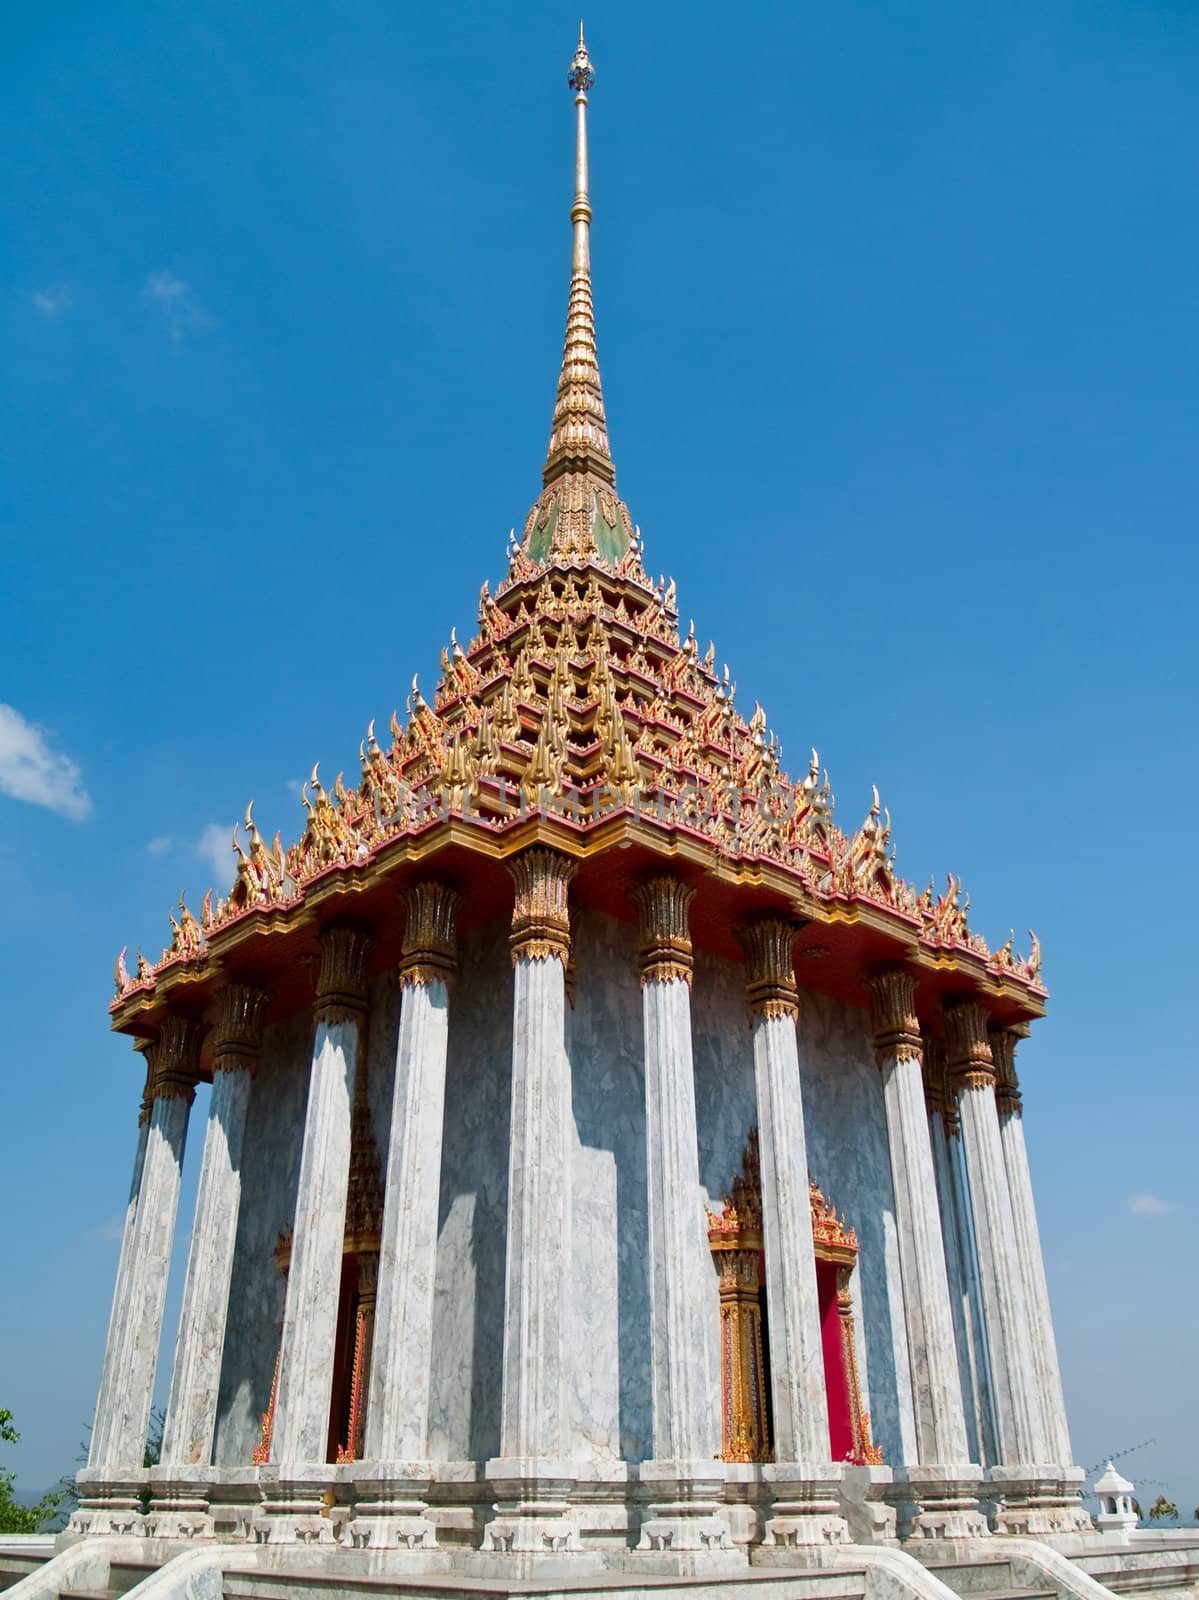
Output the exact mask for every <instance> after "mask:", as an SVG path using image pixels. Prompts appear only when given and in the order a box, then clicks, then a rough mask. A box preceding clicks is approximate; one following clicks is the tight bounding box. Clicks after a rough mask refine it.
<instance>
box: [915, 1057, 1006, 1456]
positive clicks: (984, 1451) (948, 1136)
mask: <svg viewBox="0 0 1199 1600" xmlns="http://www.w3.org/2000/svg"><path fill="white" fill-rule="evenodd" d="M921 1043H922V1048H923V1052H924V1104H925V1110H926V1112H927V1115H928V1136H929V1140H930V1141H931V1144H932V1152H933V1167H934V1169H935V1171H936V1175H937V1196H938V1199H939V1202H940V1207H941V1230H942V1233H943V1235H944V1239H945V1265H946V1269H947V1272H948V1276H949V1296H950V1301H951V1303H952V1307H953V1330H954V1342H955V1344H956V1346H957V1360H958V1381H959V1383H960V1385H961V1390H962V1398H963V1403H964V1413H965V1418H966V1436H967V1450H968V1453H969V1455H970V1459H971V1460H972V1461H977V1462H979V1463H980V1464H981V1465H982V1466H983V1467H986V1466H989V1465H990V1464H991V1463H992V1462H993V1461H994V1460H995V1425H994V1422H993V1420H992V1407H991V1393H990V1388H989V1386H988V1383H989V1379H988V1374H989V1362H988V1360H987V1340H986V1332H985V1330H984V1327H983V1315H982V1302H981V1298H980V1294H979V1287H978V1266H977V1262H976V1260H975V1252H974V1228H973V1223H972V1221H971V1218H970V1212H969V1206H968V1202H967V1195H966V1189H965V1174H964V1173H963V1170H962V1151H961V1137H960V1134H961V1127H960V1123H959V1121H958V1110H957V1101H956V1099H955V1098H954V1097H953V1095H952V1094H950V1093H949V1088H948V1083H947V1073H946V1064H945V1042H944V1040H942V1039H938V1038H936V1037H935V1036H933V1035H930V1034H924V1035H923V1036H922V1040H921Z"/></svg>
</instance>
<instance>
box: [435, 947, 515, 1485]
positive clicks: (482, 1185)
mask: <svg viewBox="0 0 1199 1600" xmlns="http://www.w3.org/2000/svg"><path fill="white" fill-rule="evenodd" d="M507 933H508V929H507V925H506V924H505V923H503V922H496V923H493V924H491V925H490V926H488V927H486V928H482V929H479V930H477V932H475V933H474V934H472V935H470V936H469V937H468V938H467V939H466V940H464V942H463V947H462V971H461V976H460V977H459V979H458V982H457V984H456V986H455V990H454V994H453V997H452V999H451V1002H450V1027H449V1048H448V1055H447V1059H446V1091H445V1129H444V1135H443V1143H442V1152H441V1195H440V1203H439V1208H438V1224H437V1226H438V1241H437V1268H436V1278H435V1282H434V1305H433V1368H432V1374H431V1378H432V1381H431V1388H430V1410H429V1450H430V1455H431V1457H432V1459H434V1460H437V1461H462V1460H474V1461H483V1460H486V1459H487V1458H488V1457H490V1456H496V1455H498V1454H499V1450H500V1385H501V1363H502V1359H503V1341H504V1249H505V1242H506V1238H507V1211H508V1128H509V1120H510V1109H511V1104H510V1103H511V1081H512V960H511V956H510V954H509V951H508V939H507Z"/></svg>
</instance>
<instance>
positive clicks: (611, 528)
mask: <svg viewBox="0 0 1199 1600" xmlns="http://www.w3.org/2000/svg"><path fill="white" fill-rule="evenodd" d="M592 534H593V537H594V539H595V548H596V551H597V553H598V554H599V558H600V560H601V561H611V562H617V561H619V560H620V559H621V558H622V556H623V555H624V553H625V551H626V550H627V549H628V548H629V541H628V537H627V535H626V534H625V531H624V529H623V528H622V527H621V525H620V512H619V511H618V512H617V513H616V521H615V522H605V521H604V514H603V512H602V511H601V510H600V498H599V495H598V494H597V495H596V496H595V523H594V526H593V528H592Z"/></svg>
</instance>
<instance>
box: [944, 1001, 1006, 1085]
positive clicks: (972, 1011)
mask: <svg viewBox="0 0 1199 1600" xmlns="http://www.w3.org/2000/svg"><path fill="white" fill-rule="evenodd" d="M941 1013H942V1015H943V1016H944V1018H945V1036H946V1040H947V1042H948V1055H949V1078H950V1081H951V1082H952V1084H953V1085H954V1087H955V1089H958V1090H960V1089H963V1088H965V1089H985V1088H986V1087H987V1085H988V1084H994V1082H995V1063H994V1060H993V1058H992V1056H991V1041H990V1039H989V1038H988V1037H987V1025H988V1023H989V1022H990V1020H991V1014H990V1012H989V1011H988V1010H987V1008H986V1006H985V1005H983V1004H982V1002H981V1001H978V1000H974V999H972V998H971V997H970V996H969V995H964V996H961V997H960V998H958V999H953V1000H946V1001H945V1003H944V1005H943V1006H942V1007H941Z"/></svg>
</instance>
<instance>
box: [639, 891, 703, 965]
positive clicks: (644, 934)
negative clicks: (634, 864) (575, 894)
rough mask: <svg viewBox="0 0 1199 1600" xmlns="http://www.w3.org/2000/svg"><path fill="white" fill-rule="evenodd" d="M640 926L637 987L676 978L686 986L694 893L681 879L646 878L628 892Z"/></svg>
mask: <svg viewBox="0 0 1199 1600" xmlns="http://www.w3.org/2000/svg"><path fill="white" fill-rule="evenodd" d="M629 897H630V899H631V900H632V901H633V904H634V905H635V906H636V907H637V916H638V920H639V922H640V925H641V949H640V952H639V954H640V958H641V986H642V988H644V987H645V985H646V984H647V983H670V982H672V981H673V980H675V979H676V978H682V980H683V982H684V983H686V984H690V982H691V972H692V968H693V966H694V958H693V956H692V952H691V934H690V931H689V929H688V926H687V917H688V913H689V912H690V910H691V903H692V901H693V900H694V899H695V890H694V889H693V888H692V887H691V886H690V884H687V883H684V882H683V880H682V878H676V877H674V876H673V875H672V874H670V873H663V874H662V875H660V876H658V877H655V878H647V879H646V880H645V882H644V883H638V884H635V885H634V886H633V888H631V889H630V890H629Z"/></svg>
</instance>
